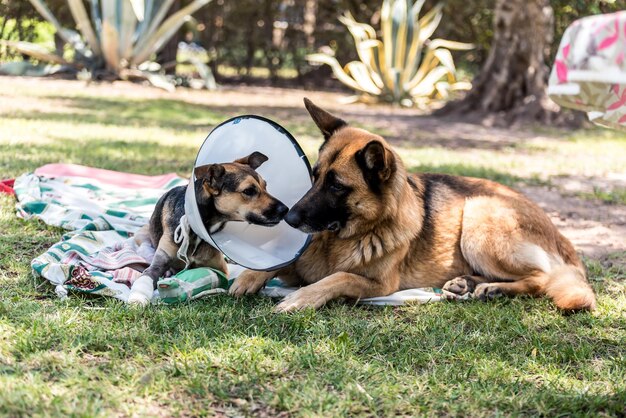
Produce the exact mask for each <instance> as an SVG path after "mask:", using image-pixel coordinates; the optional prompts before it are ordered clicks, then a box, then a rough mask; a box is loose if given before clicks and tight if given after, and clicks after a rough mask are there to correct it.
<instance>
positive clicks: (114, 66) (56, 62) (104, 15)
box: [0, 0, 214, 90]
mask: <svg viewBox="0 0 626 418" xmlns="http://www.w3.org/2000/svg"><path fill="white" fill-rule="evenodd" d="M29 1H30V3H31V4H32V6H33V7H34V9H35V10H36V11H37V12H38V13H39V14H40V15H41V16H42V17H43V18H44V19H45V20H46V21H47V22H48V23H49V24H50V25H52V27H53V28H54V30H55V37H57V40H60V41H61V42H55V44H56V45H55V46H56V47H55V50H54V51H50V50H48V49H46V48H45V47H44V46H42V45H40V44H38V43H34V42H29V41H27V40H23V39H18V40H12V39H10V38H9V39H5V38H4V36H3V39H2V40H0V43H1V44H2V45H4V46H5V47H7V48H8V49H9V50H13V51H15V52H17V53H19V54H22V55H26V56H29V57H32V58H34V59H35V60H37V61H39V62H40V63H39V64H33V63H31V62H26V61H17V62H9V63H5V64H3V65H2V67H0V71H3V72H6V73H11V74H31V75H38V74H41V75H45V74H51V73H55V72H60V71H69V72H75V73H78V76H79V77H80V78H96V79H103V78H104V79H119V78H121V79H146V80H148V81H149V82H150V83H152V84H153V85H155V86H157V87H161V88H164V89H166V90H172V89H173V88H174V85H173V83H172V81H173V80H171V79H167V78H166V77H165V75H164V74H162V73H161V72H160V70H161V66H160V65H159V64H158V63H155V62H151V61H150V59H151V57H152V56H153V55H154V54H156V53H157V52H159V50H160V49H161V48H163V47H164V46H165V45H166V43H167V41H168V40H169V39H170V38H171V37H172V36H173V35H174V34H176V32H177V31H178V30H179V29H180V27H181V26H182V25H183V24H184V23H185V22H186V21H188V20H190V18H191V16H190V15H191V14H192V13H193V12H195V11H196V10H198V9H199V8H201V7H202V6H204V5H206V4H208V3H209V2H210V1H211V0H193V1H191V2H189V4H187V5H186V6H185V7H183V8H181V9H180V10H175V11H174V12H173V13H171V15H170V16H168V12H170V8H171V7H172V4H173V3H174V1H175V0H164V1H160V2H157V1H156V0H122V1H120V0H91V1H90V6H91V7H90V11H89V13H88V11H87V8H86V7H85V3H84V2H83V0H67V6H68V7H69V11H70V14H71V16H72V19H73V21H74V24H75V27H76V28H77V29H78V31H75V30H73V29H69V28H67V27H65V26H63V24H61V22H60V21H59V19H58V18H57V17H56V16H55V14H54V13H53V12H52V11H51V9H50V8H49V7H48V6H47V5H46V3H44V1H43V0H29ZM7 7H11V6H7ZM19 7H20V9H19V10H18V11H17V12H18V13H19V12H22V11H24V12H26V13H30V12H31V11H30V10H24V9H23V4H20V6H19ZM23 20H24V19H14V20H13V21H12V22H11V23H12V24H13V25H14V26H17V28H18V35H19V33H20V32H19V30H20V29H19V28H21V30H22V33H24V32H25V31H26V33H29V32H30V38H34V36H33V35H32V31H28V29H30V26H26V28H24V25H23ZM2 23H3V29H4V25H6V24H7V23H9V21H8V20H7V19H6V18H5V19H4V20H3V22H2ZM3 33H4V30H3ZM22 38H24V37H23V36H22ZM27 38H28V37H27ZM59 44H60V45H59ZM63 44H65V45H67V46H69V51H67V50H66V48H65V46H64V45H63ZM190 62H191V63H192V64H193V65H195V66H197V67H198V68H199V70H200V72H201V73H202V74H203V76H204V78H205V79H206V80H207V81H206V83H205V85H206V86H207V87H214V81H213V82H212V80H213V77H212V76H210V74H208V73H210V70H209V69H208V67H206V65H204V64H203V63H202V62H201V61H200V60H198V59H196V57H195V55H191V58H190ZM41 63H48V65H45V64H41ZM50 64H53V65H50ZM207 72H208V73H207Z"/></svg>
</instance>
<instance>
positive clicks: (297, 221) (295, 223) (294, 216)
mask: <svg viewBox="0 0 626 418" xmlns="http://www.w3.org/2000/svg"><path fill="white" fill-rule="evenodd" d="M285 222H287V223H288V224H289V225H291V226H292V227H294V228H298V227H299V226H300V225H302V213H301V212H300V211H299V210H293V209H292V210H290V211H289V213H287V216H285Z"/></svg>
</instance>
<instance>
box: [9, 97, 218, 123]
mask: <svg viewBox="0 0 626 418" xmlns="http://www.w3.org/2000/svg"><path fill="white" fill-rule="evenodd" d="M46 98H47V99H50V100H54V101H57V102H60V103H61V105H62V106H66V107H67V108H68V111H67V112H20V111H15V112H11V114H5V115H2V117H3V118H7V119H8V118H15V119H18V118H19V119H26V120H36V121H53V122H80V123H94V124H103V125H115V126H124V125H133V126H142V125H143V126H157V127H162V128H170V129H196V128H204V127H207V126H212V125H215V124H217V123H219V122H221V121H222V120H224V119H227V116H225V115H224V114H223V113H218V112H215V111H214V110H212V109H211V108H209V107H208V106H204V105H200V104H194V103H188V102H185V101H181V100H170V99H141V100H135V99H128V98H103V97H63V96H47V97H46ZM72 109H75V110H76V112H75V113H73V112H71V110H72Z"/></svg>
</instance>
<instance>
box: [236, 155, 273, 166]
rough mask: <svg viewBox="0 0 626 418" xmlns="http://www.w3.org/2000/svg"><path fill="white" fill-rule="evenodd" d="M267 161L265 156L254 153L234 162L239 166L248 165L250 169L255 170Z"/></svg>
mask: <svg viewBox="0 0 626 418" xmlns="http://www.w3.org/2000/svg"><path fill="white" fill-rule="evenodd" d="M267 160H269V158H268V157H267V155H265V154H262V153H260V152H259V151H254V152H253V153H252V154H250V155H248V156H247V157H243V158H240V159H238V160H235V162H236V163H239V164H245V165H249V166H250V167H252V169H253V170H256V169H257V168H259V167H260V166H261V164H263V163H264V162H266V161H267Z"/></svg>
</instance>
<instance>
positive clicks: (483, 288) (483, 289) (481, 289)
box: [473, 283, 504, 301]
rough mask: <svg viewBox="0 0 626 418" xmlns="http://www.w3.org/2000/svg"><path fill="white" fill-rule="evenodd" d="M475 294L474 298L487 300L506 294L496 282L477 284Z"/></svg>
mask: <svg viewBox="0 0 626 418" xmlns="http://www.w3.org/2000/svg"><path fill="white" fill-rule="evenodd" d="M473 296H474V299H478V300H482V301H485V300H492V299H496V298H499V297H500V296H504V293H503V292H502V289H500V288H499V287H498V285H496V284H492V283H481V284H479V285H478V286H476V290H474V294H473Z"/></svg>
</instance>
